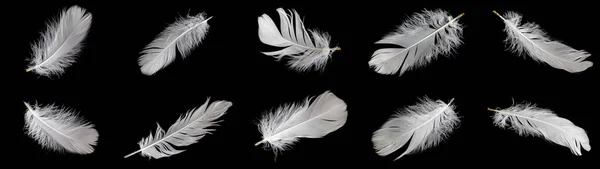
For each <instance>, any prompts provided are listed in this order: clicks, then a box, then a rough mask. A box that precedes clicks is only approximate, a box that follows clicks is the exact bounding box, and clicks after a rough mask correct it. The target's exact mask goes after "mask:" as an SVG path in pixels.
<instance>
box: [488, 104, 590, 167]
mask: <svg viewBox="0 0 600 169" xmlns="http://www.w3.org/2000/svg"><path fill="white" fill-rule="evenodd" d="M488 110H491V111H494V112H496V113H495V114H494V116H493V119H494V124H495V125H496V126H498V127H500V128H510V129H512V130H514V131H516V132H517V133H519V135H522V136H529V135H531V136H537V137H544V138H545V139H546V140H549V141H552V142H554V143H556V144H559V145H562V146H565V147H568V148H570V149H571V152H573V154H575V155H578V156H580V155H581V147H583V149H585V150H586V151H590V150H591V149H592V147H591V146H590V141H589V139H588V136H587V134H586V133H585V131H584V130H583V129H582V128H580V127H577V126H575V124H573V123H572V122H571V121H569V120H567V119H564V118H561V117H558V116H556V114H554V113H552V111H551V110H548V109H542V108H537V107H536V106H535V105H529V104H518V105H515V106H512V107H509V108H506V109H502V110H494V109H488Z"/></svg>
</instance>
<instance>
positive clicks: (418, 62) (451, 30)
mask: <svg viewBox="0 0 600 169" xmlns="http://www.w3.org/2000/svg"><path fill="white" fill-rule="evenodd" d="M461 16H463V14H460V15H459V16H458V17H456V18H452V16H450V15H448V13H447V12H446V11H442V10H436V11H428V10H424V11H423V12H422V13H416V14H414V15H413V16H412V17H410V18H409V19H408V20H406V21H404V23H403V24H402V25H401V26H399V27H398V30H396V31H395V32H393V33H390V34H389V35H387V36H385V37H384V38H383V39H381V40H380V41H377V42H375V43H376V44H393V45H398V46H400V47H399V48H382V49H379V50H377V51H375V53H373V56H372V58H371V61H369V65H370V66H373V67H375V70H376V71H377V72H378V73H380V74H395V73H396V72H398V71H400V73H399V75H402V74H403V73H404V72H406V71H408V70H411V69H415V68H418V67H420V66H424V65H426V64H427V63H429V62H430V61H431V60H433V59H435V58H436V57H437V56H438V55H448V54H451V52H452V51H453V50H454V49H455V48H456V47H458V46H459V45H460V44H462V41H461V40H460V38H461V36H462V26H461V25H460V24H459V23H458V18H460V17H461Z"/></svg>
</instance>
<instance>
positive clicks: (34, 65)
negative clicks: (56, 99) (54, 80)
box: [26, 6, 92, 77]
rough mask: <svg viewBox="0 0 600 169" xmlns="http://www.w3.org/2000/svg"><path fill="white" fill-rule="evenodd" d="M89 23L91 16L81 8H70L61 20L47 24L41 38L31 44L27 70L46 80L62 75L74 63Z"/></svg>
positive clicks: (62, 15)
mask: <svg viewBox="0 0 600 169" xmlns="http://www.w3.org/2000/svg"><path fill="white" fill-rule="evenodd" d="M91 24H92V14H90V13H86V12H85V9H83V8H80V7H78V6H72V7H71V8H69V9H68V10H66V11H63V12H62V13H61V15H60V19H58V20H55V21H52V22H50V23H48V24H47V28H46V31H45V32H44V34H43V35H42V37H41V39H40V40H39V41H38V42H37V43H35V44H34V45H32V48H33V58H32V59H31V63H30V66H29V68H27V70H26V71H27V72H29V71H34V72H35V73H37V74H39V75H43V76H47V77H50V76H53V75H61V74H62V73H64V72H65V69H66V68H67V67H69V66H71V64H73V63H74V62H75V57H76V56H77V55H78V54H79V51H80V50H81V48H82V47H83V45H82V41H83V40H84V39H85V37H86V35H87V33H88V30H89V29H90V26H91Z"/></svg>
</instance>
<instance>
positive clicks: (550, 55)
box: [493, 11, 593, 73]
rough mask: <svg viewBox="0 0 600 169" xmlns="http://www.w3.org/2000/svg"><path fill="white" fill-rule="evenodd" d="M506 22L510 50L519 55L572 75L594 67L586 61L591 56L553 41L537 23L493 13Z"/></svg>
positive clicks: (515, 15) (513, 13)
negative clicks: (524, 21) (527, 56)
mask: <svg viewBox="0 0 600 169" xmlns="http://www.w3.org/2000/svg"><path fill="white" fill-rule="evenodd" d="M493 12H494V13H495V14H496V15H498V16H499V17H500V18H502V20H503V21H504V23H505V25H506V27H505V29H504V31H505V32H506V33H507V34H508V37H507V38H506V42H507V43H508V44H509V46H510V48H509V50H510V51H512V52H515V53H517V54H519V55H525V54H527V55H529V56H531V58H533V60H535V61H538V62H542V61H543V62H546V63H547V64H549V65H550V66H552V67H554V68H556V69H563V70H566V71H568V72H571V73H576V72H581V71H584V70H586V69H587V68H589V67H591V66H592V65H593V63H592V62H590V61H586V60H585V59H586V58H587V57H589V56H590V55H591V54H589V53H588V52H586V51H584V50H575V49H573V48H571V47H569V46H567V45H565V44H562V43H560V42H558V41H554V40H551V39H550V38H549V37H548V35H547V34H546V32H544V31H543V30H542V29H541V28H540V26H539V25H537V24H535V23H526V24H523V25H522V24H521V15H519V14H517V13H515V12H507V13H506V14H505V15H504V16H502V15H500V14H498V13H497V12H496V11H493Z"/></svg>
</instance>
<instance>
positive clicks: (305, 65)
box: [258, 8, 340, 72]
mask: <svg viewBox="0 0 600 169" xmlns="http://www.w3.org/2000/svg"><path fill="white" fill-rule="evenodd" d="M277 12H278V13H279V19H280V27H281V32H280V31H279V29H277V26H275V23H274V22H273V20H272V19H271V17H269V16H268V15H267V14H263V15H262V16H261V17H258V37H259V38H260V41H261V42H263V43H264V44H267V45H271V46H276V47H284V48H283V49H281V50H278V51H274V52H263V53H264V54H265V55H269V56H273V57H275V58H276V59H278V60H281V59H282V58H283V57H284V56H288V57H289V61H288V62H287V64H288V66H289V67H290V68H291V69H293V70H296V71H298V72H303V71H309V70H319V71H322V70H323V69H324V68H325V65H326V64H327V61H328V59H329V57H330V56H331V54H332V53H333V52H334V51H336V50H340V48H339V47H334V48H330V47H329V41H330V39H331V38H330V37H329V35H328V34H327V33H325V32H323V33H321V32H319V31H315V30H310V35H312V38H311V36H310V35H309V33H308V32H307V31H306V28H304V23H303V22H302V20H301V19H300V16H299V15H298V13H297V12H296V11H295V10H291V11H290V13H291V14H287V13H286V12H285V11H284V10H283V9H281V8H278V9H277ZM313 41H314V43H313Z"/></svg>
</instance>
